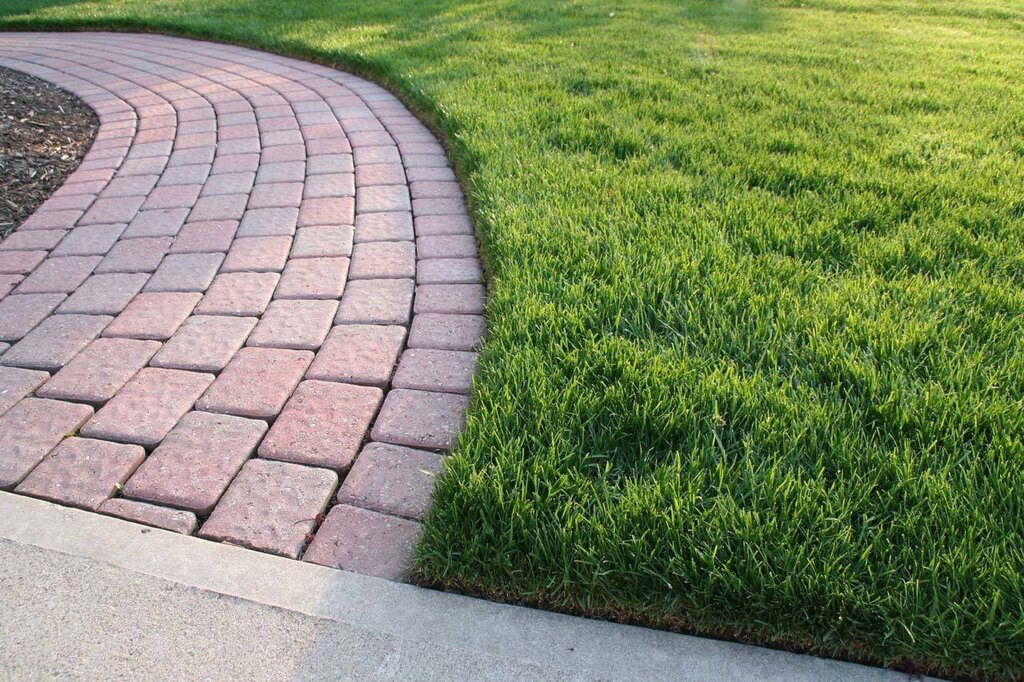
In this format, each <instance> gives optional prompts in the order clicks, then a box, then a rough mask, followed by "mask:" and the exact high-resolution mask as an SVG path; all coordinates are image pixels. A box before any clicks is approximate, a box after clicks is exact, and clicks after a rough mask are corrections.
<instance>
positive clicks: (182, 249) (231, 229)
mask: <svg viewBox="0 0 1024 682" xmlns="http://www.w3.org/2000/svg"><path fill="white" fill-rule="evenodd" d="M237 231H238V221H237V220H205V221H201V222H197V223H186V224H185V226H184V227H182V228H181V231H180V232H178V236H177V237H175V238H174V242H173V243H172V244H171V248H170V253H225V252H226V251H227V250H228V248H229V247H230V246H231V240H233V239H234V238H235V232H237Z"/></svg>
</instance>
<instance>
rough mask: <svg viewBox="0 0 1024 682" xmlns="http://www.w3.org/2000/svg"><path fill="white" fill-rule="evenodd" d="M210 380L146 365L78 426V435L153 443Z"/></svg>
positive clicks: (205, 376) (196, 375)
mask: <svg viewBox="0 0 1024 682" xmlns="http://www.w3.org/2000/svg"><path fill="white" fill-rule="evenodd" d="M212 382H213V375H212V374H201V373H198V372H183V371H180V370H175V369H156V368H153V367H146V368H145V369H143V370H142V371H140V372H139V373H138V374H136V375H135V377H134V378H133V379H132V380H131V381H129V382H128V384H127V385H125V387H124V388H122V389H121V390H120V391H118V392H117V395H115V396H114V398H113V399H112V400H111V401H110V402H108V403H107V404H106V405H104V406H103V408H102V409H101V410H100V411H99V412H97V413H96V415H95V416H94V417H93V418H92V419H90V420H89V421H88V422H87V423H86V425H85V426H83V427H82V435H83V436H89V437H92V438H105V439H107V440H113V441H119V442H124V443H138V444H139V445H145V446H155V445H157V444H158V443H159V442H160V441H161V440H162V439H163V438H164V436H166V435H167V432H168V431H170V430H171V429H172V428H174V425H175V424H177V423H178V420H180V419H181V418H182V416H184V415H185V413H186V412H188V411H189V410H190V409H191V408H192V405H193V404H195V401H196V400H197V399H198V398H199V396H200V395H202V393H203V391H205V390H206V387H207V386H209V385H210V384H211V383H212Z"/></svg>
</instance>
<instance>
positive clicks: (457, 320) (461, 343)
mask: <svg viewBox="0 0 1024 682" xmlns="http://www.w3.org/2000/svg"><path fill="white" fill-rule="evenodd" d="M484 329H485V321H484V317H483V316H482V315H443V314H435V313H421V314H419V315H417V316H416V317H414V318H413V321H412V328H411V329H410V331H409V348H438V349H441V350H476V349H477V348H479V347H480V344H481V342H482V341H483V337H484Z"/></svg>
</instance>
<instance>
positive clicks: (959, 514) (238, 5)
mask: <svg viewBox="0 0 1024 682" xmlns="http://www.w3.org/2000/svg"><path fill="white" fill-rule="evenodd" d="M0 25H2V26H5V27H7V28H23V27H72V26H114V27H121V28H141V27H148V28H152V29H156V30H161V31H169V32H176V33H183V34H188V35H194V36H201V37H203V36H205V37H213V38H219V39H224V40H228V41H234V42H240V43H245V44H249V45H254V46H258V47H262V48H266V49H270V50H275V51H279V52H283V53H288V54H293V55H298V56H307V57H311V58H316V59H317V60H319V61H323V62H325V63H331V64H339V65H343V66H345V67H347V68H350V69H354V70H356V71H359V72H362V73H367V74H369V75H371V76H373V77H375V78H377V79H378V80H380V81H381V82H383V83H385V84H387V85H388V86H389V87H391V88H393V89H394V90H395V91H396V92H398V93H399V94H401V95H402V97H403V98H404V99H405V100H406V101H407V102H408V103H410V104H411V105H413V106H414V107H416V108H417V109H418V110H419V111H420V112H421V113H422V114H423V116H424V117H425V119H426V120H428V121H430V122H431V123H432V124H433V125H434V126H435V127H436V128H437V129H438V130H439V131H441V132H442V133H443V134H444V136H445V138H446V140H447V142H448V144H449V146H450V148H451V150H452V154H453V157H454V159H455V161H456V163H457V166H458V170H459V172H460V175H461V177H462V179H463V181H464V183H465V186H466V189H467V192H468V194H469V195H470V197H471V200H472V205H473V210H474V213H475V215H476V218H477V224H478V227H479V231H480V237H481V240H482V246H483V250H484V257H485V261H486V266H487V269H488V279H489V286H490V292H491V298H490V302H489V325H490V326H489V330H490V331H489V335H490V336H489V341H488V343H487V345H486V347H485V348H484V350H483V353H482V358H481V364H480V371H479V375H478V378H477V386H476V391H475V398H474V402H473V405H472V408H471V414H470V417H469V426H468V429H467V431H466V432H465V434H464V436H463V438H462V441H461V444H460V447H459V448H458V451H457V453H456V454H455V456H453V457H452V458H451V459H450V460H449V462H448V468H447V474H446V476H445V477H444V478H443V479H442V482H441V484H440V486H439V489H438V492H437V496H436V504H435V507H434V510H433V512H432V513H431V515H430V517H429V519H428V521H427V524H426V531H425V539H424V542H423V544H422V546H421V548H420V552H419V568H420V571H421V575H422V577H423V579H424V580H425V581H426V582H430V583H433V584H437V585H442V586H446V587H449V588H452V589H458V590H464V591H467V592H472V593H477V594H483V595H488V596H491V597H495V598H499V599H509V600H513V601H522V602H527V603H535V604H542V605H544V606H547V607H551V608H557V609H564V610H568V611H575V612H582V613H587V614H593V615H597V616H604V617H612V618H618V619H623V620H629V621H633V622H639V623H647V624H652V625H656V626H663V627H671V628H678V629H682V630H687V631H695V632H704V633H710V634H713V635H719V636H728V637H736V638H741V639H749V640H755V641H761V642H768V643H772V644H776V645H779V646H785V647H791V648H796V649H800V650H806V651H816V652H824V653H827V654H830V655H838V656H848V657H854V658H859V659H861V660H867V661H874V662H881V663H886V664H890V665H899V666H904V667H911V668H915V669H919V670H931V671H936V672H945V673H953V674H975V675H978V676H1011V675H1018V676H1019V675H1024V484H1022V472H1024V445H1022V434H1024V249H1022V244H1024V77H1022V74H1024V3H1022V2H1021V1H1020V0H978V1H971V0H954V1H949V0H923V1H921V2H912V1H910V0H805V1H804V2H799V1H797V0H793V1H792V2H782V1H780V2H768V1H765V2H755V1H754V0H749V1H747V0H680V1H674V2H673V1H671V0H620V1H618V2H613V1H610V0H576V1H555V0H519V1H512V0H487V1H479V2H470V1H463V2H459V1H455V0H451V1H447V2H445V1H439V2H433V3H427V2H424V1H423V0H388V1H387V2H368V1H367V0H303V1H299V0H293V1H288V0H174V1H172V0H120V1H112V2H54V1H49V2H48V1H46V0H5V1H4V3H3V4H2V5H0Z"/></svg>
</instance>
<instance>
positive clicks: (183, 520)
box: [99, 498, 198, 535]
mask: <svg viewBox="0 0 1024 682" xmlns="http://www.w3.org/2000/svg"><path fill="white" fill-rule="evenodd" d="M99 511H100V513H101V514H107V515H109V516H116V517H118V518H120V519H124V520H126V521H134V522H135V523H141V524H143V525H146V526H153V527H154V528H163V529H164V530H169V531H171V532H172V533H181V534H182V535H191V534H192V533H193V532H194V531H195V529H196V526H197V525H198V522H197V520H196V515H195V514H193V513H192V512H188V511H182V510H181V509H168V508H167V507H160V506H158V505H155V504H147V503H145V502H137V501H135V500H125V499H123V498H115V499H112V500H107V501H106V502H104V503H103V504H101V505H100V507H99Z"/></svg>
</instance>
